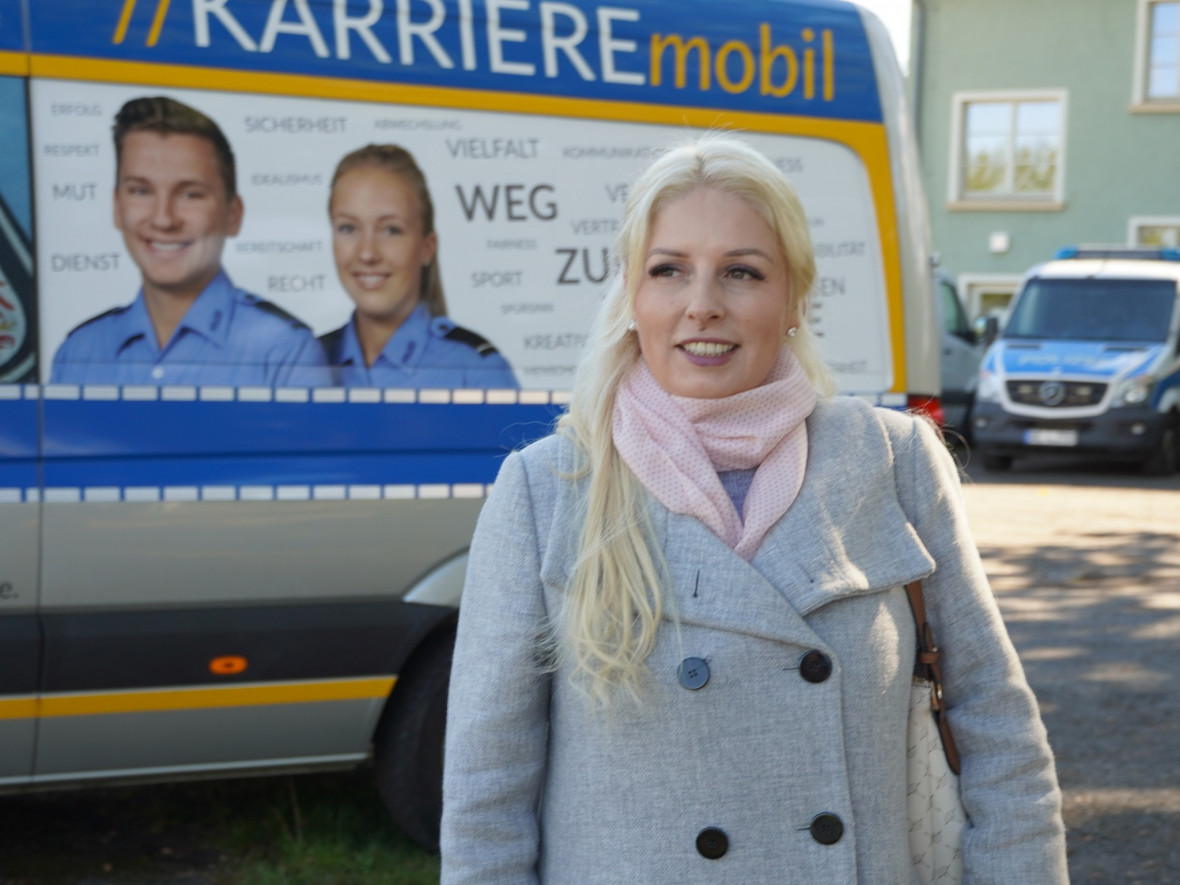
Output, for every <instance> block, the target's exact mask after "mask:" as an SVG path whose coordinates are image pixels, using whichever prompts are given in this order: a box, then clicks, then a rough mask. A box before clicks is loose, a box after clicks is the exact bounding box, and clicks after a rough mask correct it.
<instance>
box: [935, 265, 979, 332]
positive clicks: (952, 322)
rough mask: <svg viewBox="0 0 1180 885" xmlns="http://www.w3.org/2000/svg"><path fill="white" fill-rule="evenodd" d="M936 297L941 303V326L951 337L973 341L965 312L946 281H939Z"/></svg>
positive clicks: (955, 293) (953, 288)
mask: <svg viewBox="0 0 1180 885" xmlns="http://www.w3.org/2000/svg"><path fill="white" fill-rule="evenodd" d="M938 297H939V299H940V301H941V302H942V326H943V329H945V330H946V331H947V332H948V333H950V334H951V335H958V336H959V337H960V338H964V339H967V340H971V341H974V340H975V334H974V332H972V331H971V324H970V323H969V322H967V312H966V311H965V310H963V304H962V302H960V301H959V295H958V293H957V292H956V291H955V287H954V286H953V285H952V284H951V283H949V282H947V281H946V280H939V283H938Z"/></svg>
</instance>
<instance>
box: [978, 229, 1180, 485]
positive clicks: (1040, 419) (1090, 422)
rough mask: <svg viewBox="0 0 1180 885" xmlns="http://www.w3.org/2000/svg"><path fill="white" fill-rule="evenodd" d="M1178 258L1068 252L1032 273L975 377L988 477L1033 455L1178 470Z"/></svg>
mask: <svg viewBox="0 0 1180 885" xmlns="http://www.w3.org/2000/svg"><path fill="white" fill-rule="evenodd" d="M1178 285H1180V250H1176V249H1142V248H1138V249H1137V248H1128V247H1106V246H1101V247H1085V246H1083V247H1070V248H1066V249H1062V250H1061V251H1060V252H1059V253H1058V255H1057V259H1056V260H1054V261H1050V262H1047V263H1045V264H1042V265H1038V266H1036V267H1034V268H1032V269H1031V270H1030V271H1029V272H1028V273H1027V274H1026V275H1025V278H1024V280H1023V282H1022V284H1021V288H1020V291H1019V292H1018V293H1017V296H1016V298H1015V299H1014V300H1013V303H1012V307H1011V310H1010V312H1009V314H1008V320H1007V323H1006V324H1005V327H1004V330H1003V333H1002V334H1001V335H1000V336H999V337H998V338H997V339H996V340H995V341H994V342H993V343H992V344H991V347H990V348H989V350H988V352H987V354H986V356H985V357H984V360H983V365H982V367H981V369H980V376H979V385H978V390H977V392H976V402H975V409H974V415H973V420H972V427H973V432H974V438H975V445H976V449H977V452H978V454H979V455H980V456H981V458H982V461H983V465H984V467H985V468H986V469H988V470H1006V469H1007V468H1008V467H1009V466H1010V465H1011V464H1012V460H1013V459H1014V458H1017V457H1020V456H1024V455H1032V454H1039V453H1054V454H1058V455H1060V454H1071V455H1072V454H1076V455H1079V456H1091V457H1094V456H1097V457H1104V458H1111V459H1119V460H1131V461H1139V462H1141V463H1142V464H1143V467H1144V469H1145V470H1146V471H1147V472H1148V473H1152V474H1157V475H1168V474H1171V473H1173V472H1175V470H1176V467H1177V442H1178V439H1180V359H1178V350H1180V345H1178V338H1180V334H1178V333H1180V313H1178V312H1177V291H1178Z"/></svg>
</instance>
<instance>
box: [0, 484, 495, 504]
mask: <svg viewBox="0 0 1180 885" xmlns="http://www.w3.org/2000/svg"><path fill="white" fill-rule="evenodd" d="M491 490H492V484H491V483H486V484H485V483H480V482H460V483H422V484H420V485H414V484H412V483H405V484H387V485H375V484H373V485H343V484H336V485H276V486H270V485H244V486H85V487H84V488H73V487H69V486H51V487H50V488H47V489H45V494H44V500H45V501H46V503H50V504H77V503H86V504H98V503H112V502H128V503H145V502H146V503H152V502H159V501H165V502H169V503H172V502H189V501H380V500H387V501H407V500H413V499H415V498H417V499H422V500H430V501H437V500H442V499H445V498H467V499H472V498H484V497H487V495H488V493H489V492H491ZM39 500H41V496H40V493H39V491H38V490H37V489H35V488H29V489H19V488H0V504H20V503H22V501H23V502H36V501H39Z"/></svg>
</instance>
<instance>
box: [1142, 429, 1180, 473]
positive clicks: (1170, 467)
mask: <svg viewBox="0 0 1180 885" xmlns="http://www.w3.org/2000/svg"><path fill="white" fill-rule="evenodd" d="M1177 456H1178V453H1177V451H1176V428H1175V426H1173V425H1169V426H1167V427H1165V428H1164V431H1163V433H1161V434H1160V441H1159V445H1157V446H1156V447H1155V451H1154V452H1152V453H1151V455H1150V456H1149V457H1148V458H1147V460H1146V461H1144V462H1143V471H1144V472H1145V473H1148V474H1150V475H1151V476H1171V475H1172V474H1173V473H1175V472H1176V467H1177Z"/></svg>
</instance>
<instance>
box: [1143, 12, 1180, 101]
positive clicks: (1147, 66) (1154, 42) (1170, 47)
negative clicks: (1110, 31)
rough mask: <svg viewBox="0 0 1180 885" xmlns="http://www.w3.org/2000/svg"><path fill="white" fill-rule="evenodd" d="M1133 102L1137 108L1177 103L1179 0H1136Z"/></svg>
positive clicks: (1179, 87)
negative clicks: (1137, 9)
mask: <svg viewBox="0 0 1180 885" xmlns="http://www.w3.org/2000/svg"><path fill="white" fill-rule="evenodd" d="M1138 31H1139V33H1138V39H1137V40H1136V51H1135V89H1134V95H1133V97H1132V101H1133V104H1134V105H1136V106H1138V109H1140V110H1158V109H1160V106H1163V108H1164V109H1166V110H1175V109H1176V107H1177V105H1180V0H1139V26H1138Z"/></svg>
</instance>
